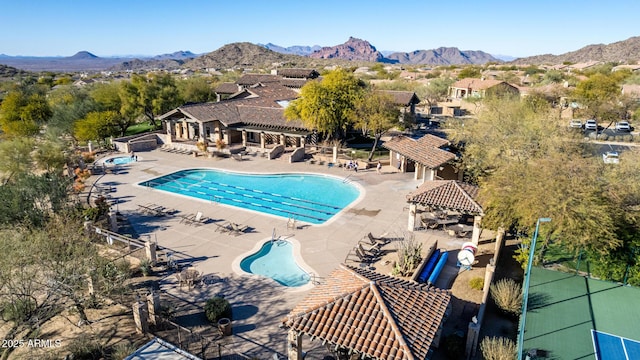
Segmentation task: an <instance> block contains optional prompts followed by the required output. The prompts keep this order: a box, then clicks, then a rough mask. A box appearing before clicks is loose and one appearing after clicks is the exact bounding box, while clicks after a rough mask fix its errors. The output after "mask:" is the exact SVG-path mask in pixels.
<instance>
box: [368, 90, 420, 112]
mask: <svg viewBox="0 0 640 360" xmlns="http://www.w3.org/2000/svg"><path fill="white" fill-rule="evenodd" d="M376 91H378V92H380V93H383V94H388V95H390V96H391V97H393V102H394V103H395V104H396V105H398V106H400V111H401V112H402V114H407V113H408V114H410V115H411V116H415V115H416V105H418V104H419V103H420V99H418V95H416V93H415V92H413V91H396V90H376Z"/></svg>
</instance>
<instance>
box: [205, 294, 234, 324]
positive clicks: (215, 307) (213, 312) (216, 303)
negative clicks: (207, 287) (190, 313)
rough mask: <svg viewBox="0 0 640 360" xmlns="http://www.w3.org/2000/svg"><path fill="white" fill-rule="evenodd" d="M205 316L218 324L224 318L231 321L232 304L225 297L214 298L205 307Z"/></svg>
mask: <svg viewBox="0 0 640 360" xmlns="http://www.w3.org/2000/svg"><path fill="white" fill-rule="evenodd" d="M204 314H205V315H206V316H207V319H208V320H209V321H211V322H212V323H217V322H218V320H220V319H222V318H229V319H231V304H229V301H227V299H225V298H223V297H218V296H216V297H212V298H211V299H209V300H207V303H206V304H205V306H204Z"/></svg>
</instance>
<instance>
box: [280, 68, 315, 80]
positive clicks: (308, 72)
mask: <svg viewBox="0 0 640 360" xmlns="http://www.w3.org/2000/svg"><path fill="white" fill-rule="evenodd" d="M278 75H280V76H282V77H286V78H301V79H315V78H317V77H318V76H320V74H319V73H318V72H317V71H316V70H315V69H294V68H285V69H278Z"/></svg>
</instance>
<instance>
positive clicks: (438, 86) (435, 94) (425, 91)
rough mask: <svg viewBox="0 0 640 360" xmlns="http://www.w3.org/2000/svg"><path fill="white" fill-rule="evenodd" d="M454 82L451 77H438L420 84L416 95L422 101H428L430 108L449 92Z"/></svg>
mask: <svg viewBox="0 0 640 360" xmlns="http://www.w3.org/2000/svg"><path fill="white" fill-rule="evenodd" d="M453 83H454V80H453V79H451V78H436V79H432V80H430V81H429V83H428V84H427V85H424V86H420V87H418V88H417V89H416V95H418V98H420V99H422V101H424V102H426V104H427V106H428V108H429V109H430V108H431V107H432V106H435V105H437V104H438V102H439V101H442V100H444V98H445V97H446V96H447V94H448V93H449V87H450V86H451V84H453Z"/></svg>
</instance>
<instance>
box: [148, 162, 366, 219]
mask: <svg viewBox="0 0 640 360" xmlns="http://www.w3.org/2000/svg"><path fill="white" fill-rule="evenodd" d="M139 185H142V186H147V187H151V188H154V189H158V190H164V191H168V192H171V193H176V194H182V195H187V196H191V197H195V198H199V199H203V200H208V201H212V202H217V203H221V204H226V205H232V206H236V207H239V208H243V209H249V210H255V211H260V212H263V213H268V214H272V215H277V216H281V217H284V218H293V219H295V220H297V221H304V222H308V223H312V224H322V223H324V222H326V221H327V220H329V219H330V218H331V217H332V216H334V215H335V214H337V213H338V212H340V211H341V210H342V209H343V208H344V207H346V206H347V205H349V204H350V203H351V202H353V201H354V200H355V199H357V198H358V196H359V195H360V191H359V190H358V188H357V187H356V186H354V185H352V184H349V183H345V182H343V181H342V180H341V179H338V178H333V177H328V176H321V175H313V174H269V175H258V174H245V173H242V174H241V173H234V172H227V171H219V170H214V169H190V170H181V171H178V172H175V173H172V174H169V175H165V176H161V177H158V178H155V179H152V180H149V181H143V182H141V183H140V184H139Z"/></svg>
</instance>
